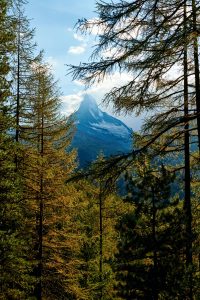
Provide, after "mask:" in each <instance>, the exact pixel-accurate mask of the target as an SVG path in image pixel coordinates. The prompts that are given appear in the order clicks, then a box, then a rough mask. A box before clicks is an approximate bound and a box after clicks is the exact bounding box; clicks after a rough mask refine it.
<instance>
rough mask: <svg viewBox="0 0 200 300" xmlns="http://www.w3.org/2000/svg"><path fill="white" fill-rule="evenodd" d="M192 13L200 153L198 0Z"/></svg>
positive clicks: (194, 0) (194, 3)
mask: <svg viewBox="0 0 200 300" xmlns="http://www.w3.org/2000/svg"><path fill="white" fill-rule="evenodd" d="M192 15H193V35H194V42H193V48H194V68H195V89H196V91H195V92H196V111H197V131H198V143H199V153H200V81H199V53H198V52H199V50H198V34H197V14H196V0H192Z"/></svg>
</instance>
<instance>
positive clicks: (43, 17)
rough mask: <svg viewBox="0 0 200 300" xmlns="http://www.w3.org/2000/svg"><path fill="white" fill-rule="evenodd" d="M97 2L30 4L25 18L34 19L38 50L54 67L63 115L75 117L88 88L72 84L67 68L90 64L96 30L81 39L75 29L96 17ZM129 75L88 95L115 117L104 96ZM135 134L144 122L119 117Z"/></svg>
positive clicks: (43, 0) (41, 0) (110, 80)
mask: <svg viewBox="0 0 200 300" xmlns="http://www.w3.org/2000/svg"><path fill="white" fill-rule="evenodd" d="M95 2H96V0H29V3H28V5H27V6H26V14H27V16H28V18H29V19H31V26H32V27H35V29H36V35H35V40H36V42H37V44H38V48H39V49H44V51H45V59H46V61H48V62H49V63H50V64H51V65H52V71H53V73H54V75H55V77H56V79H58V80H59V85H60V87H61V90H62V92H63V97H62V100H63V111H65V112H66V114H69V113H72V112H73V111H74V110H75V109H77V108H78V106H79V103H80V101H81V100H82V98H83V94H84V93H85V92H86V91H85V87H84V86H83V85H82V84H81V83H80V82H72V79H71V76H69V75H68V76H66V73H67V67H66V64H74V65H78V64H79V63H80V62H87V61H88V59H89V57H90V55H91V53H92V48H93V46H94V43H95V38H96V29H95V28H94V30H93V32H92V35H90V36H81V35H80V33H77V32H76V30H75V29H74V26H75V24H76V22H77V20H78V19H81V18H87V19H91V18H94V17H96V16H97V15H96V13H95ZM128 78H129V77H128V75H127V74H122V76H121V75H120V74H119V73H115V74H114V76H113V77H112V78H110V77H109V78H107V79H106V81H104V82H103V83H102V84H100V85H96V86H93V87H91V88H90V89H89V90H88V91H87V93H89V94H91V95H92V96H93V97H94V98H95V99H96V100H97V102H98V104H99V105H100V108H101V109H102V110H104V111H108V112H109V113H112V109H111V107H110V108H106V107H104V106H102V105H101V99H102V97H103V95H104V93H105V92H107V91H109V89H110V88H112V87H113V86H114V85H117V83H118V82H119V81H120V82H122V83H123V82H124V83H125V82H126V81H127V80H128ZM117 118H120V119H121V120H123V121H124V122H125V123H126V124H127V125H128V126H130V127H132V128H133V129H134V130H138V129H139V128H140V125H141V119H138V118H135V117H134V116H128V117H127V116H117Z"/></svg>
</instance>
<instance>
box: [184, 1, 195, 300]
mask: <svg viewBox="0 0 200 300" xmlns="http://www.w3.org/2000/svg"><path fill="white" fill-rule="evenodd" d="M186 4H187V0H185V2H184V31H185V33H186V30H187V23H186V22H187V21H186V20H187V8H186V7H187V6H186ZM187 51H188V50H187V42H186V44H185V47H184V117H185V125H184V149H185V199H184V209H185V226H186V265H187V267H188V270H189V273H190V274H189V277H190V278H189V292H188V297H189V299H193V291H192V272H191V270H190V267H191V266H192V212H191V182H190V181H191V178H190V135H189V121H188V53H187Z"/></svg>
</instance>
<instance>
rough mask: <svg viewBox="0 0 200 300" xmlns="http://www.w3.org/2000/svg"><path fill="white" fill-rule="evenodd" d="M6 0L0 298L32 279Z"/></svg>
mask: <svg viewBox="0 0 200 300" xmlns="http://www.w3.org/2000/svg"><path fill="white" fill-rule="evenodd" d="M10 4H11V3H10V2H9V1H1V3H0V31H1V35H0V265H1V267H0V294H1V299H27V298H26V293H28V292H29V291H30V290H31V289H32V283H33V282H32V281H31V278H30V276H29V271H30V269H31V266H30V264H29V262H28V260H26V259H25V254H26V253H27V245H26V242H25V240H24V239H23V236H22V232H23V230H24V226H23V220H24V214H23V207H22V205H21V198H22V189H21V186H20V180H19V177H18V174H17V173H16V172H15V164H14V154H15V153H16V147H15V143H14V141H13V137H12V133H13V128H14V124H13V115H12V107H11V105H10V97H11V95H12V88H11V80H10V78H11V57H12V56H13V55H14V51H15V47H14V40H15V34H14V28H15V22H13V19H12V17H11V15H10V9H11V6H10Z"/></svg>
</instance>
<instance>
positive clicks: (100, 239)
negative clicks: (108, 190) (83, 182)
mask: <svg viewBox="0 0 200 300" xmlns="http://www.w3.org/2000/svg"><path fill="white" fill-rule="evenodd" d="M102 209H103V195H102V183H100V193H99V281H100V297H99V298H100V299H103V287H102V282H103V215H102Z"/></svg>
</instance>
